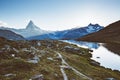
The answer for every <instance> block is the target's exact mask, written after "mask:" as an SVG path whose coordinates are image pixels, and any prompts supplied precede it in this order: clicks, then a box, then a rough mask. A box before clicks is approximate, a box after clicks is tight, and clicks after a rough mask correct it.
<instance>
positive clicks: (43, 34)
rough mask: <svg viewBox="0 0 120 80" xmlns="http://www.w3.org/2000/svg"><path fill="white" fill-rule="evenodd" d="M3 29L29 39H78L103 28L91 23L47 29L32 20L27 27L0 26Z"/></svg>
mask: <svg viewBox="0 0 120 80" xmlns="http://www.w3.org/2000/svg"><path fill="white" fill-rule="evenodd" d="M0 29H1V30H10V31H12V32H14V33H16V34H20V35H22V36H23V37H25V38H26V39H28V40H45V39H54V40H59V39H77V38H79V37H82V36H84V35H87V34H90V33H93V32H97V31H99V30H101V29H103V26H100V25H99V24H91V23H90V24H89V25H88V26H85V27H79V28H73V29H69V30H63V31H51V32H50V31H45V30H42V29H40V28H39V27H37V26H36V25H35V24H34V23H33V21H30V22H29V23H28V25H27V26H26V28H25V29H14V28H6V27H0Z"/></svg>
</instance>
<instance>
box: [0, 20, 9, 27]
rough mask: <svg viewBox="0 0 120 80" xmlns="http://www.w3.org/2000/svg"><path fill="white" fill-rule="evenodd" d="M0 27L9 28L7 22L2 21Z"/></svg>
mask: <svg viewBox="0 0 120 80" xmlns="http://www.w3.org/2000/svg"><path fill="white" fill-rule="evenodd" d="M0 26H8V24H7V23H6V22H3V21H0Z"/></svg>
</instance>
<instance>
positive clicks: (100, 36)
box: [77, 20, 120, 44]
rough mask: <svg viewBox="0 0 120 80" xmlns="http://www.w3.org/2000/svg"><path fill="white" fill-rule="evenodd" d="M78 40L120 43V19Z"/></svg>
mask: <svg viewBox="0 0 120 80" xmlns="http://www.w3.org/2000/svg"><path fill="white" fill-rule="evenodd" d="M77 40H82V41H92V42H103V43H119V44H120V20H119V21H117V22H114V23H112V24H110V25H108V26H107V27H105V28H104V29H102V30H100V31H98V32H95V33H91V34H88V35H86V36H84V37H82V38H79V39H77Z"/></svg>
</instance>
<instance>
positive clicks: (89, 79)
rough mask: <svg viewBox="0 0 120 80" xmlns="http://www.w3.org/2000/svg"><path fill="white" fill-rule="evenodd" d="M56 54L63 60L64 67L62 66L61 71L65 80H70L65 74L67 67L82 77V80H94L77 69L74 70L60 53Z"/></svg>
mask: <svg viewBox="0 0 120 80" xmlns="http://www.w3.org/2000/svg"><path fill="white" fill-rule="evenodd" d="M55 52H56V54H58V56H59V58H60V59H61V60H62V66H60V67H61V68H60V69H61V72H62V75H63V78H64V80H68V77H67V75H66V73H65V71H64V68H66V67H67V68H70V69H72V70H73V71H74V72H75V73H76V74H77V75H78V76H80V77H82V78H84V79H88V80H92V78H90V77H88V76H86V75H84V74H83V73H81V72H79V71H78V70H76V69H75V68H73V67H72V66H70V65H69V64H68V63H67V62H66V61H65V60H64V59H63V57H62V55H61V54H60V53H59V52H57V51H55ZM64 65H66V66H64Z"/></svg>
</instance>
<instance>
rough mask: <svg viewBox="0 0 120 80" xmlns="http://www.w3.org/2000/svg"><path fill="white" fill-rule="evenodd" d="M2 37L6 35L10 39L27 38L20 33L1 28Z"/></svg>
mask: <svg viewBox="0 0 120 80" xmlns="http://www.w3.org/2000/svg"><path fill="white" fill-rule="evenodd" d="M0 37H4V38H6V39H9V40H25V38H24V37H23V36H21V35H19V34H16V33H14V32H12V31H10V30H1V29H0Z"/></svg>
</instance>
